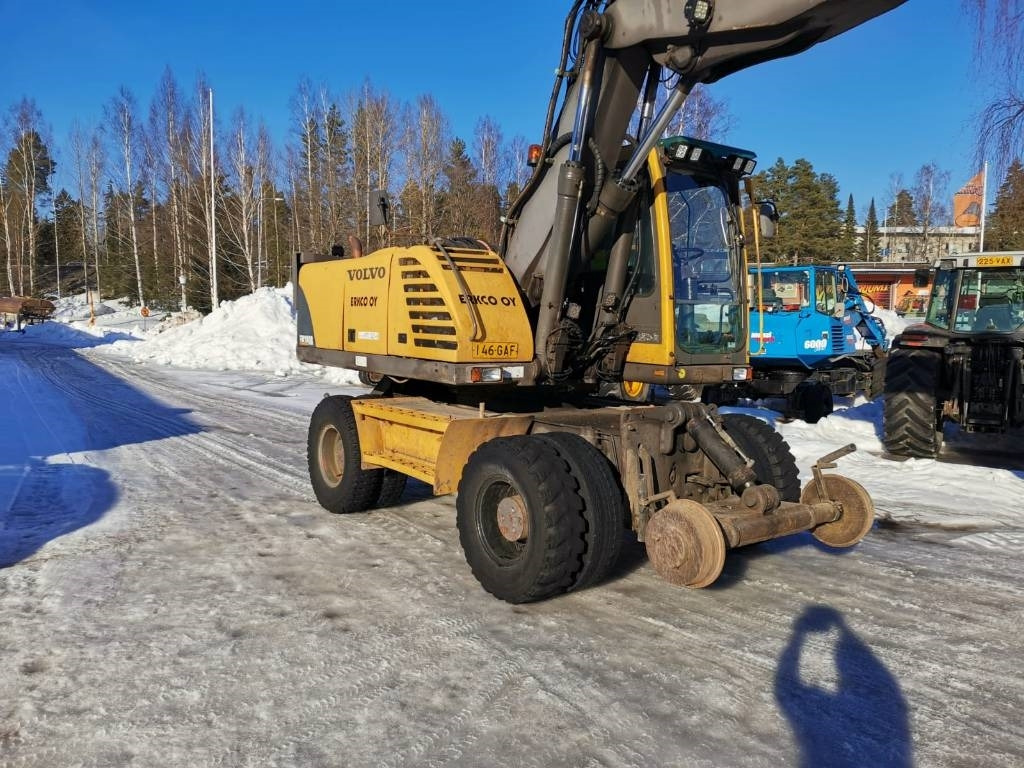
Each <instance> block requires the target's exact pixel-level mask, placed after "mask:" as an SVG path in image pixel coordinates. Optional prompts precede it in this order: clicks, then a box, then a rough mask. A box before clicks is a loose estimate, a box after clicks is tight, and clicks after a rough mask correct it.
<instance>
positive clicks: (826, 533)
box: [800, 475, 875, 547]
mask: <svg viewBox="0 0 1024 768" xmlns="http://www.w3.org/2000/svg"><path fill="white" fill-rule="evenodd" d="M822 479H823V480H824V481H825V490H826V491H827V494H826V496H827V497H828V498H829V499H831V500H832V501H837V502H839V504H841V505H842V508H843V514H842V516H841V517H840V518H839V519H838V520H835V521H833V522H831V523H824V524H823V525H819V526H818V527H817V528H815V529H814V530H813V531H811V533H812V534H813V535H814V538H816V539H817V540H818V541H820V542H821V543H822V544H827V545H828V546H830V547H852V546H853V545H854V544H856V543H857V542H859V541H860V540H861V539H863V538H864V537H865V536H867V534H868V531H870V530H871V525H872V524H873V523H874V521H875V505H874V503H873V502H872V501H871V497H870V496H869V495H868V492H867V491H866V490H864V486H862V485H861V484H860V483H858V482H857V481H855V480H851V479H850V478H848V477H843V476H842V475H822ZM823 500H824V499H823V498H822V496H821V492H820V488H819V486H818V481H817V480H812V481H811V482H809V483H808V484H807V486H806V487H805V488H804V490H803V493H801V494H800V503H801V504H818V503H820V502H821V501H823Z"/></svg>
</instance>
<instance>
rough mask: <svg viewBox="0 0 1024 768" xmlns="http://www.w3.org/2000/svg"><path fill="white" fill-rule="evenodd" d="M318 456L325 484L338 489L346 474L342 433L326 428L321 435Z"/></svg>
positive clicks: (330, 427) (329, 427) (332, 428)
mask: <svg viewBox="0 0 1024 768" xmlns="http://www.w3.org/2000/svg"><path fill="white" fill-rule="evenodd" d="M317 456H318V457H319V459H320V474H321V476H322V477H323V479H324V482H325V483H326V484H327V485H328V486H330V487H331V488H337V487H338V485H340V484H341V478H342V476H343V475H344V474H345V447H344V445H342V442H341V433H340V432H338V430H337V429H335V428H334V427H332V426H326V427H324V428H323V431H322V432H321V433H320V445H319V448H318V450H317Z"/></svg>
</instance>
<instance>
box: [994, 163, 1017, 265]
mask: <svg viewBox="0 0 1024 768" xmlns="http://www.w3.org/2000/svg"><path fill="white" fill-rule="evenodd" d="M986 246H987V247H988V248H990V249H992V250H996V251H1016V250H1024V165H1021V162H1020V160H1014V161H1013V162H1012V163H1010V167H1009V168H1008V169H1007V171H1006V177H1005V178H1004V179H1003V183H1002V184H1001V185H1000V187H999V192H998V194H997V195H996V202H995V208H994V210H993V211H992V216H991V217H990V219H989V237H988V241H987V242H986Z"/></svg>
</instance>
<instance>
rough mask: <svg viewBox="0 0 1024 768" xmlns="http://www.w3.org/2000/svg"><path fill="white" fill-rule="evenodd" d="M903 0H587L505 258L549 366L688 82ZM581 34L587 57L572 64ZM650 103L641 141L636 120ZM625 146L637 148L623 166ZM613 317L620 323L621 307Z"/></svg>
mask: <svg viewBox="0 0 1024 768" xmlns="http://www.w3.org/2000/svg"><path fill="white" fill-rule="evenodd" d="M903 2H905V0H817V2H815V1H814V0H760V1H759V2H750V0H612V1H611V2H609V3H607V4H604V5H603V10H601V9H600V8H601V6H602V3H600V2H598V0H577V2H576V3H575V4H574V5H573V7H572V10H571V11H570V14H569V18H568V19H567V22H566V41H565V44H564V45H563V60H562V62H561V64H560V66H559V68H558V70H557V71H558V72H560V73H562V74H561V75H559V80H558V81H557V82H556V85H555V89H554V93H553V96H552V104H551V106H550V107H549V110H548V124H547V125H546V126H545V127H544V132H543V136H544V146H543V148H542V149H543V160H542V161H541V162H540V163H539V164H538V165H537V168H536V171H535V173H534V176H533V178H532V179H531V180H530V182H529V183H528V184H527V186H526V187H525V189H524V190H523V192H522V194H521V195H520V198H519V199H518V200H517V201H516V203H515V204H514V205H513V206H512V207H511V210H510V213H509V215H508V216H507V217H506V228H505V232H504V233H503V237H502V248H501V252H502V256H503V258H504V260H505V263H506V264H507V265H508V267H509V270H510V271H511V272H512V274H513V275H514V276H515V278H516V280H517V282H518V283H519V285H520V286H521V288H522V289H523V291H524V292H525V294H526V297H527V300H528V301H529V302H530V303H531V304H532V305H533V306H535V307H538V314H537V318H538V319H537V325H536V328H535V331H534V349H535V351H536V352H535V353H536V355H537V364H538V366H539V367H540V369H541V370H542V372H543V373H545V374H546V375H547V376H549V377H552V378H554V377H557V376H559V375H560V374H561V373H562V371H561V370H559V367H560V363H558V362H553V360H554V357H553V356H552V355H551V354H549V350H550V348H551V347H552V345H553V343H554V342H555V341H556V340H557V337H558V331H557V326H558V324H559V322H560V320H561V319H562V317H563V316H564V314H565V312H566V310H567V309H568V308H567V307H566V306H565V302H566V295H567V281H568V280H569V279H570V276H571V275H572V274H575V273H578V272H579V271H580V268H581V266H583V265H585V264H587V263H588V262H589V260H590V259H591V258H592V255H593V253H594V252H596V251H597V250H599V249H601V248H602V247H606V246H607V241H608V239H609V238H610V237H611V236H612V235H613V233H614V232H615V230H616V228H617V227H619V228H620V229H621V224H622V217H623V215H624V214H626V213H627V211H628V210H629V209H630V206H631V204H632V202H633V200H634V197H635V193H636V189H637V185H636V182H635V179H636V176H637V175H638V174H639V172H640V171H641V170H642V168H643V166H644V163H645V162H646V158H647V156H648V154H649V152H650V151H651V149H652V148H653V147H654V145H655V143H656V142H657V141H658V139H659V138H661V137H662V134H663V132H664V130H665V128H666V126H667V124H668V122H669V121H670V120H671V118H672V117H673V116H674V115H675V113H676V112H678V110H679V109H680V108H681V107H682V105H683V102H684V101H685V98H686V95H687V94H688V93H689V92H690V90H691V89H692V88H693V87H694V86H695V85H696V84H698V83H710V82H714V81H716V80H719V79H720V78H722V77H725V76H726V75H729V74H731V73H733V72H737V71H739V70H741V69H745V68H747V67H750V66H754V65H756V64H759V63H762V62H765V61H769V60H771V59H776V58H781V57H785V56H790V55H793V54H795V53H799V52H800V51H803V50H806V49H807V48H809V47H811V46H813V45H815V44H817V43H819V42H822V41H824V40H827V39H829V38H832V37H835V36H836V35H838V34H841V33H843V32H845V31H846V30H848V29H851V28H852V27H855V26H857V25H859V24H862V23H864V22H865V21H868V20H869V19H871V18H874V17H875V16H878V15H880V14H882V13H885V12H886V11H889V10H891V9H893V8H895V7H897V6H899V5H901V4H902V3H903ZM574 33H575V34H576V35H578V38H579V41H578V42H579V46H578V47H579V50H580V54H579V56H578V58H577V59H576V61H574V62H569V61H568V51H569V50H570V49H571V48H572V47H573V46H571V45H570V42H571V37H570V36H571V35H572V34H574ZM666 75H668V76H674V77H675V78H676V81H675V85H674V88H673V91H672V95H671V96H670V97H669V99H668V101H667V102H666V103H665V105H664V106H663V107H662V109H661V110H660V111H659V112H658V113H657V115H654V114H653V112H654V110H653V107H654V102H655V98H656V91H657V84H658V83H659V82H660V81H662V80H664V79H665V78H666ZM562 78H565V79H566V82H565V83H562V82H561V80H562ZM645 84H646V85H645ZM563 85H564V86H565V87H564V98H563V99H562V100H561V104H560V106H557V105H556V99H557V96H558V95H559V94H560V93H562V86H563ZM641 102H642V112H641V115H642V116H641V119H640V121H639V124H638V125H637V130H636V134H637V135H636V136H635V137H632V136H629V135H628V134H629V131H630V124H631V121H632V119H633V117H634V113H635V111H636V108H637V104H638V103H641ZM624 144H625V145H627V146H630V147H631V152H630V154H629V157H628V159H627V160H626V161H625V163H624V164H620V155H621V154H622V151H623V149H622V148H623V146H624ZM619 250H620V251H621V252H625V250H626V249H625V248H620V249H619ZM609 274H610V275H612V276H613V278H614V277H615V276H619V275H622V276H624V275H625V270H623V269H621V268H620V267H619V266H618V265H616V264H615V263H614V260H613V261H612V262H610V264H609ZM622 288H623V286H622V285H619V284H615V282H614V279H613V280H612V281H611V282H610V283H609V284H606V285H605V287H604V298H603V300H602V302H601V303H602V304H603V305H605V306H607V307H610V308H614V306H615V299H616V297H617V296H618V295H619V294H620V293H621V291H622ZM603 319H604V322H605V323H606V324H607V325H608V326H612V325H614V324H615V316H614V312H613V311H609V312H606V315H605V317H604V318H603Z"/></svg>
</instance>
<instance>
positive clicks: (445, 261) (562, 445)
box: [293, 0, 902, 603]
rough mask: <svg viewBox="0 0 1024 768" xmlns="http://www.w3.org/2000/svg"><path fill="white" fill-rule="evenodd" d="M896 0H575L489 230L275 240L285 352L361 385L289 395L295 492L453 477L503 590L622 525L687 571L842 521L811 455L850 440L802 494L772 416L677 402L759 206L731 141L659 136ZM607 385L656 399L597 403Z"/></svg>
mask: <svg viewBox="0 0 1024 768" xmlns="http://www.w3.org/2000/svg"><path fill="white" fill-rule="evenodd" d="M901 2H902V0H763V2H756V3H754V2H749V1H748V0H609V1H608V2H598V0H576V2H574V3H573V5H572V7H571V9H570V11H569V14H568V16H567V19H566V23H565V36H564V41H563V46H562V54H561V60H560V62H559V66H558V68H557V70H556V71H557V72H558V74H557V75H556V81H555V84H554V88H553V90H552V96H551V100H550V103H549V107H548V111H547V118H546V122H545V126H544V131H543V134H542V135H543V143H542V144H541V145H540V146H539V147H538V148H536V158H535V159H536V165H535V169H534V173H533V176H532V178H531V180H530V182H529V183H528V184H527V185H526V187H525V189H524V190H523V192H522V194H521V195H520V196H519V198H518V199H517V201H516V202H515V203H514V204H513V205H512V206H511V207H510V210H509V213H508V214H507V216H506V220H505V226H504V229H503V232H502V237H501V242H500V244H499V245H498V246H497V248H496V249H493V250H492V248H491V247H489V246H488V245H487V244H484V243H482V242H479V241H475V240H472V239H468V238H452V239H440V238H439V239H435V240H434V241H432V242H430V243H425V244H422V245H417V246H413V247H406V248H385V249H383V250H379V251H377V252H375V253H371V254H369V255H366V256H360V257H358V258H333V257H326V258H325V257H318V256H317V255H302V254H300V255H297V256H296V259H295V264H294V280H293V285H294V289H295V306H296V310H297V314H298V344H297V354H298V356H299V358H300V359H302V360H305V361H308V362H313V363H321V364H325V365H334V366H341V367H345V368H350V369H353V370H357V371H360V372H361V373H362V374H363V375H364V376H365V377H367V378H371V377H372V380H373V381H374V382H376V387H375V389H374V391H373V392H372V393H369V394H368V395H366V396H364V397H358V398H349V397H343V396H332V397H326V398H325V399H324V400H323V401H322V402H321V403H320V404H319V405H318V406H317V408H316V410H315V411H314V413H313V416H312V419H311V422H310V428H309V437H308V458H309V471H310V478H311V481H312V485H313V488H314V491H315V493H316V496H317V499H318V500H319V501H320V503H321V504H322V505H323V506H324V507H325V508H326V509H328V510H330V511H333V512H339V513H344V512H355V511H362V510H366V509H370V508H373V507H377V506H388V505H390V504H393V503H394V502H395V501H397V499H398V498H399V497H400V496H401V493H402V489H403V487H404V484H405V480H406V478H407V477H414V478H417V479H419V480H421V481H423V482H426V483H428V484H430V485H431V487H432V488H433V490H434V492H435V493H437V494H445V493H452V492H456V491H457V493H458V498H457V502H456V509H457V525H458V529H459V537H460V541H461V543H462V547H463V550H464V552H465V556H466V559H467V561H468V563H469V566H470V568H471V570H472V572H473V574H474V575H475V576H476V578H477V579H478V580H479V582H480V583H481V584H482V586H483V587H484V588H485V589H486V590H487V591H489V592H491V593H492V594H493V595H495V596H496V597H498V598H501V599H503V600H507V601H509V602H513V603H517V602H526V601H531V600H539V599H543V598H546V597H550V596H552V595H555V594H558V593H560V592H564V591H566V590H572V589H581V588H584V587H587V586H590V585H593V584H595V583H597V582H599V581H601V580H602V579H604V578H605V577H606V576H607V575H608V573H609V572H610V571H611V569H612V568H613V567H614V565H615V562H616V559H617V558H618V555H619V551H620V548H621V544H622V539H623V534H624V529H625V528H627V527H628V528H631V529H633V530H634V531H636V534H637V536H638V538H639V539H640V541H643V542H645V544H646V547H647V551H648V554H649V557H650V559H651V561H652V563H653V565H654V567H655V569H656V570H657V571H658V573H659V574H661V575H662V576H664V577H665V578H667V579H668V580H670V581H671V582H673V583H676V584H680V585H685V586H690V587H701V586H706V585H708V584H711V583H712V582H713V581H714V580H715V579H716V578H717V577H718V575H719V574H720V573H721V570H722V567H723V564H724V559H725V552H726V550H727V549H729V548H733V547H738V546H742V545H745V544H749V543H753V542H758V541H764V540H767V539H772V538H776V537H778V536H782V535H786V534H790V533H794V532H798V531H805V530H810V531H812V533H813V535H814V536H815V537H817V538H818V539H819V540H821V541H822V542H824V543H826V544H828V545H831V546H835V547H849V546H852V545H854V544H856V543H857V542H858V541H860V540H861V539H862V538H863V537H864V536H865V535H866V533H867V532H868V530H869V529H870V527H871V525H872V521H873V518H874V507H873V504H872V502H871V498H870V496H869V495H868V494H867V492H866V491H865V490H864V489H863V488H862V487H861V486H860V485H859V484H857V483H856V482H854V481H853V480H850V479H848V478H845V477H843V476H841V475H838V474H826V473H825V470H829V469H833V468H834V467H835V461H836V460H837V459H838V458H839V457H840V456H841V455H844V454H845V453H847V452H849V451H850V450H852V449H853V447H852V446H848V447H847V448H846V449H843V450H841V451H837V452H836V453H835V454H831V455H829V456H825V457H822V458H821V459H820V460H819V461H818V462H817V464H816V465H815V466H814V468H813V479H812V480H811V481H810V482H809V483H808V484H807V486H806V487H805V488H803V490H802V491H801V489H800V486H799V480H798V476H797V468H796V464H795V462H794V460H793V457H792V454H791V453H790V451H789V448H788V446H786V444H785V443H784V441H783V440H782V439H781V437H780V436H779V435H777V434H776V433H775V432H774V430H772V429H771V428H770V427H769V426H768V425H767V424H765V423H763V422H761V421H759V420H757V419H755V418H752V417H749V416H744V415H738V414H726V415H723V414H720V413H718V411H717V410H716V408H715V407H714V406H708V405H702V404H701V403H700V402H699V400H700V389H701V387H702V386H705V385H709V384H720V383H722V382H723V381H737V380H742V379H745V378H747V377H749V376H750V368H749V366H748V349H747V339H748V338H749V332H748V320H747V315H748V311H747V310H748V306H749V305H748V297H747V295H746V292H747V287H746V285H747V282H746V279H745V275H746V264H747V256H748V254H747V251H748V249H750V248H751V247H752V246H755V245H756V243H757V238H758V236H759V234H760V233H761V232H762V230H763V231H764V234H769V230H770V229H771V228H772V227H773V226H774V219H775V218H776V217H775V216H774V211H773V207H772V206H771V205H770V204H767V203H766V204H760V205H755V204H754V203H753V202H752V195H750V194H749V187H748V188H747V192H748V194H747V195H746V196H744V194H743V190H744V181H745V179H746V178H747V177H748V176H749V174H750V173H751V172H752V171H753V169H754V166H755V163H756V159H755V157H754V155H753V154H752V153H751V152H747V151H744V150H740V149H736V148H732V147H727V146H724V145H721V144H715V143H712V142H708V141H698V140H694V139H689V138H686V137H681V136H680V137H674V138H670V139H665V138H663V136H664V133H665V129H666V126H667V125H668V124H669V122H670V120H671V119H672V117H673V116H674V115H675V114H676V113H677V112H678V110H679V109H680V108H681V107H682V106H683V103H684V102H685V99H686V96H687V94H688V93H689V92H690V91H691V90H692V88H693V87H694V86H695V85H696V84H698V83H711V82H714V81H716V80H718V79H719V78H721V77H724V76H726V75H728V74H730V73H732V72H735V71H737V70H740V69H743V68H745V67H749V66H752V65H755V64H758V63H760V62H764V61H768V60H771V59H774V58H778V57H782V56H788V55H791V54H795V53H798V52H800V51H803V50H805V49H807V48H809V47H810V46H812V45H815V44H816V43H818V42H821V41H823V40H826V39H828V38H830V37H833V36H835V35H837V34H840V33H842V32H844V31H846V30H848V29H850V28H852V27H854V26H857V25H859V24H861V23H863V22H865V21H867V20H869V19H871V18H873V17H875V16H877V15H879V14H881V13H884V12H886V11H888V10H890V9H891V8H893V7H895V6H897V5H900V4H901ZM572 51H577V52H578V53H577V55H576V56H575V57H573V56H572V54H571V52H572ZM666 80H674V86H673V88H672V90H671V93H670V96H669V98H668V99H667V101H666V102H665V104H664V106H662V107H661V108H660V109H655V104H656V95H657V91H658V87H659V84H660V83H662V82H665V81H666ZM744 200H746V201H747V202H750V205H749V206H747V207H746V210H745V209H744V206H743V203H744ZM379 212H380V214H381V221H384V220H385V218H386V217H385V214H386V200H384V199H383V198H381V202H380V206H379ZM745 214H749V215H745ZM609 383H610V384H612V385H615V386H617V387H621V388H622V389H623V390H624V391H625V392H626V393H627V394H628V393H636V392H638V391H642V390H643V389H644V388H645V387H646V386H649V385H652V384H660V385H663V386H665V387H668V388H669V389H668V391H670V392H672V394H673V397H672V398H670V399H668V400H666V401H659V402H657V403H624V402H622V401H621V400H620V401H612V400H609V399H607V398H603V397H601V396H600V394H601V392H602V391H603V389H602V388H603V387H604V386H606V385H607V384H609Z"/></svg>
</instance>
